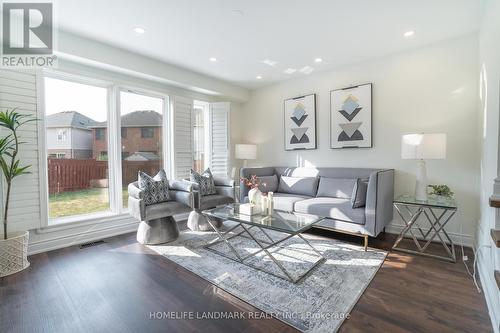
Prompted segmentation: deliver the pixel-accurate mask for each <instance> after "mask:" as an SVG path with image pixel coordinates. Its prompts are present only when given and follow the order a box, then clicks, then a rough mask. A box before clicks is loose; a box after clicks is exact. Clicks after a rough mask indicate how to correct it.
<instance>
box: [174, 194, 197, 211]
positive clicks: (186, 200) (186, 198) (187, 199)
mask: <svg viewBox="0 0 500 333" xmlns="http://www.w3.org/2000/svg"><path fill="white" fill-rule="evenodd" d="M195 193H196V192H195V191H182V190H171V191H170V197H171V199H172V200H173V201H177V202H180V203H182V204H184V205H186V206H188V207H190V208H191V209H194V208H195V199H196V197H195Z"/></svg>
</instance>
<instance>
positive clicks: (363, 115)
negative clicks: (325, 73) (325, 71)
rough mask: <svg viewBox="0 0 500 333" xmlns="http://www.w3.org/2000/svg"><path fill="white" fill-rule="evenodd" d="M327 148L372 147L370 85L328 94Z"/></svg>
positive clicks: (333, 91)
mask: <svg viewBox="0 0 500 333" xmlns="http://www.w3.org/2000/svg"><path fill="white" fill-rule="evenodd" d="M330 147H331V148H334V149H337V148H371V147H372V84H371V83H368V84H363V85H359V86H353V87H348V88H343V89H337V90H332V91H330Z"/></svg>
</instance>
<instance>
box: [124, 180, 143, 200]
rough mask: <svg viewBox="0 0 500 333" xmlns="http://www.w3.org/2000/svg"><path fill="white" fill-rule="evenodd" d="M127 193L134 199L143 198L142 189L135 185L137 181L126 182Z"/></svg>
mask: <svg viewBox="0 0 500 333" xmlns="http://www.w3.org/2000/svg"><path fill="white" fill-rule="evenodd" d="M127 190H128V195H129V196H130V197H133V198H135V199H138V200H141V199H143V198H144V191H142V190H141V189H140V188H139V187H138V185H137V182H133V183H130V184H128V188H127Z"/></svg>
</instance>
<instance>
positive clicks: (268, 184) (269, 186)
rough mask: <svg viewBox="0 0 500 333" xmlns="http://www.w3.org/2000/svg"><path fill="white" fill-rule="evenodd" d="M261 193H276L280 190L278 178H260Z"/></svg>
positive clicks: (274, 176)
mask: <svg viewBox="0 0 500 333" xmlns="http://www.w3.org/2000/svg"><path fill="white" fill-rule="evenodd" d="M259 180H260V186H259V190H260V191H261V192H264V193H267V192H276V191H277V190H278V184H279V183H278V176H276V175H272V176H259Z"/></svg>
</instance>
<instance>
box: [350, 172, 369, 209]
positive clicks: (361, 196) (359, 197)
mask: <svg viewBox="0 0 500 333" xmlns="http://www.w3.org/2000/svg"><path fill="white" fill-rule="evenodd" d="M367 192H368V179H366V178H365V179H361V178H358V179H357V180H356V183H355V184H354V188H353V189H352V196H351V204H352V208H360V207H365V206H366V193H367Z"/></svg>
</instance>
